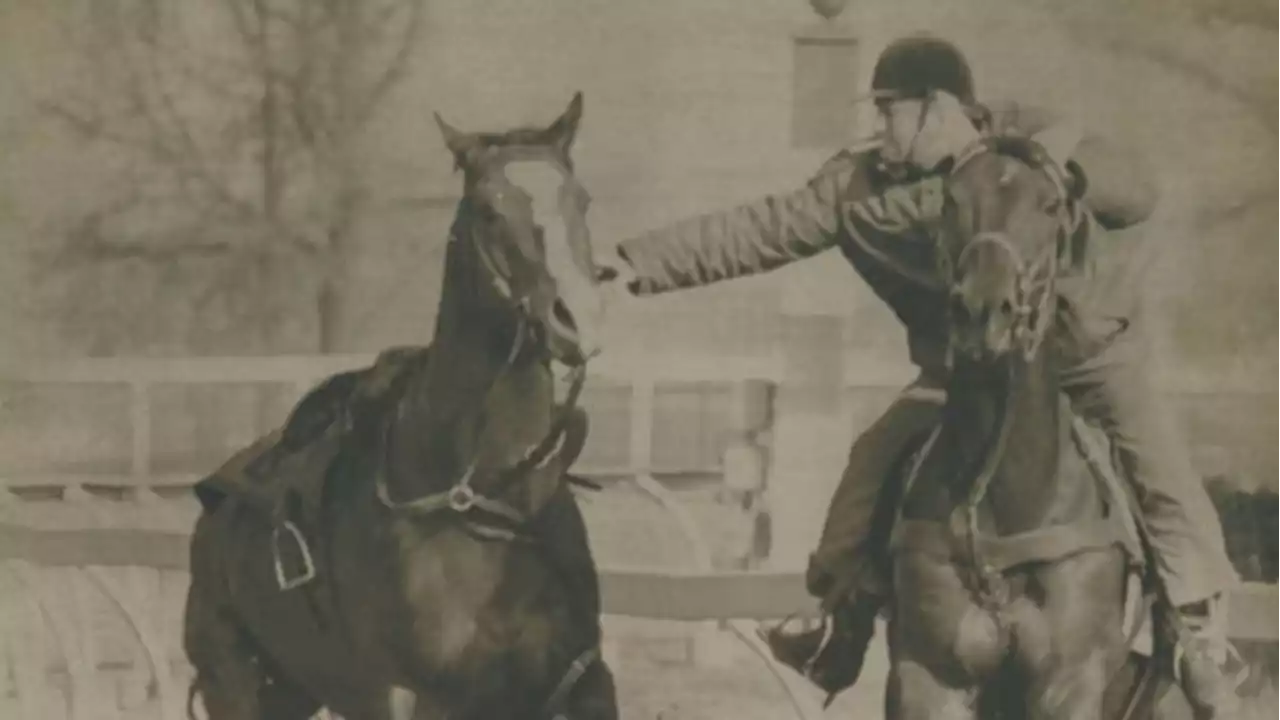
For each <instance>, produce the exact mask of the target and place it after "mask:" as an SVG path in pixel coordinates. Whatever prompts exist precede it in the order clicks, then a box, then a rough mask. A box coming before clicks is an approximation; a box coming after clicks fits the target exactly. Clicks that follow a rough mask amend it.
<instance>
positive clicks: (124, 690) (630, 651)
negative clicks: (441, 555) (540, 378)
mask: <svg viewBox="0 0 1280 720" xmlns="http://www.w3.org/2000/svg"><path fill="white" fill-rule="evenodd" d="M677 495H678V496H680V497H681V498H682V500H683V501H684V502H685V503H686V506H687V508H688V510H689V512H690V513H691V515H692V516H693V517H694V518H695V520H696V522H697V523H698V525H699V528H700V529H701V531H702V532H703V533H704V535H705V541H706V543H707V545H708V546H709V548H710V549H711V551H712V553H713V555H716V556H731V555H734V554H736V553H737V552H739V551H740V550H741V547H742V543H743V542H744V537H745V532H746V530H745V528H744V525H743V520H742V517H741V515H740V513H737V512H736V511H733V510H731V509H730V508H728V507H727V506H726V505H723V504H721V503H719V502H717V501H716V498H715V490H714V488H713V487H712V486H711V485H709V484H705V483H696V482H695V483H692V484H688V485H685V489H683V490H680V491H679V492H678V493H677ZM584 510H585V513H586V515H587V518H588V525H589V527H590V531H591V539H592V544H593V549H594V551H595V554H596V557H597V561H598V562H599V563H600V564H601V565H605V566H618V565H623V564H625V565H645V566H659V567H673V568H674V567H693V566H694V565H693V564H692V560H691V557H692V554H691V552H690V547H691V545H690V541H689V539H688V538H686V537H683V536H682V534H681V531H680V528H679V526H678V524H677V523H675V521H674V520H673V518H672V517H671V516H670V515H669V514H668V513H667V512H665V511H664V510H663V509H662V508H661V507H659V505H658V504H657V503H656V502H655V501H653V500H652V499H651V498H648V497H647V496H645V495H644V493H642V492H640V491H639V490H637V489H635V488H634V487H630V486H626V485H618V486H614V487H610V488H607V489H606V490H605V491H604V492H602V493H599V494H595V495H593V496H591V497H590V498H589V499H587V500H585V501H584ZM194 512H195V508H194V507H193V506H192V504H191V503H190V502H187V501H178V500H175V501H169V502H165V503H163V504H160V505H154V506H150V507H141V506H138V505H136V504H134V503H107V502H105V501H95V502H91V503H82V504H73V503H66V502H59V501H52V502H51V501H45V502H24V503H21V504H19V505H12V504H11V505H8V506H0V520H9V521H21V522H23V523H29V524H36V525H41V526H45V527H58V526H63V527H66V526H76V525H83V524H84V523H86V522H92V523H94V524H98V525H107V526H117V527H146V526H152V527H168V528H181V527H183V526H184V524H186V525H188V526H189V523H190V522H191V520H192V519H193V517H194ZM168 580H173V581H174V582H169V581H168ZM168 580H162V581H161V582H159V583H158V584H157V585H156V587H157V588H158V591H159V592H158V594H159V595H160V596H161V597H160V599H159V600H158V601H157V602H156V604H155V605H153V606H152V607H154V608H155V609H156V611H157V612H161V613H164V615H163V616H162V618H163V619H161V620H160V621H159V625H161V627H162V631H163V632H164V633H165V634H166V635H167V637H168V638H169V639H170V640H171V642H170V645H171V658H172V660H173V661H174V664H175V667H176V668H177V670H178V673H179V675H180V677H181V674H182V673H185V668H183V667H182V656H181V651H180V650H179V649H178V646H177V642H176V639H177V637H178V632H177V624H178V622H179V619H180V615H179V613H180V607H181V605H180V599H181V595H182V591H183V589H184V588H183V587H182V582H183V578H181V577H175V578H170V579H168ZM56 587H57V586H54V585H50V586H46V593H49V592H52V593H54V594H57V592H58V591H57V590H56ZM50 588H55V589H52V590H50ZM13 593H14V588H13V586H12V585H6V587H4V588H0V596H3V597H0V600H5V601H10V602H11V601H13V600H14V599H15V597H14V595H13ZM98 605H100V607H97V608H96V609H95V610H94V611H93V613H92V614H91V617H92V618H93V624H94V630H93V632H92V633H91V635H93V636H94V637H93V638H92V642H93V643H94V644H96V646H97V648H98V653H99V655H100V656H101V657H104V658H107V659H108V662H106V663H105V665H103V666H101V667H103V669H102V670H101V672H104V673H107V674H109V675H110V676H111V679H110V682H109V683H107V688H108V691H109V692H110V694H113V695H116V697H115V698H114V702H109V703H108V704H110V705H114V706H115V707H117V708H119V710H120V714H119V715H118V717H120V718H121V720H135V719H136V720H141V719H142V718H157V717H159V709H158V707H157V705H156V703H155V702H154V701H153V700H151V699H149V698H148V693H147V690H146V685H147V683H148V682H149V680H150V673H149V671H148V670H146V669H145V668H144V667H142V666H141V665H139V664H138V663H137V660H136V659H137V658H139V657H141V655H140V654H139V653H138V649H137V645H136V642H135V641H134V640H133V639H132V638H131V637H130V633H129V631H128V629H127V626H126V625H125V621H124V619H123V617H122V616H121V615H120V613H119V611H117V610H114V609H113V608H111V607H109V606H108V604H107V603H106V601H105V600H100V601H99V602H98ZM9 607H13V606H9ZM73 627H74V626H73ZM13 630H14V628H12V627H10V628H8V629H7V630H5V631H3V632H0V641H3V640H4V639H5V633H6V632H10V633H11V632H12V631H13ZM605 631H606V634H607V635H608V636H609V637H611V638H613V639H614V640H616V643H615V652H614V654H613V656H612V657H611V658H610V660H611V664H612V666H613V669H614V672H615V676H616V679H617V683H618V691H619V699H620V703H621V707H622V709H623V713H622V717H623V718H625V719H626V720H658V719H661V720H713V719H714V720H722V719H723V720H738V719H740V720H765V719H766V718H767V719H769V720H775V719H779V718H791V717H800V716H799V715H797V714H796V712H795V710H794V708H793V704H792V702H791V701H790V700H789V698H788V695H787V693H786V692H785V690H784V688H783V686H782V685H781V684H780V683H779V681H778V679H777V677H776V676H775V675H774V674H773V673H772V672H771V671H770V669H769V668H768V667H767V666H766V665H765V663H764V662H762V661H761V659H760V658H758V657H757V656H756V655H754V654H753V653H751V652H750V651H749V649H748V648H747V647H746V646H745V645H743V644H741V643H738V642H736V641H734V640H732V639H730V637H729V634H728V633H722V634H721V636H722V637H723V638H724V640H723V642H717V643H715V645H714V647H715V648H717V650H718V651H717V653H716V655H715V657H716V660H715V661H714V662H710V663H703V664H695V663H692V662H691V661H690V657H689V639H690V638H691V637H692V636H693V635H694V634H695V633H696V632H697V631H698V627H697V626H695V625H692V624H687V623H672V622H663V621H653V620H641V619H633V618H619V617H608V618H606V621H605ZM43 632H44V634H45V635H46V636H50V637H49V639H48V640H47V644H46V650H47V651H48V652H49V653H50V654H49V655H48V657H49V658H50V663H49V664H50V665H51V668H50V670H51V671H52V672H51V674H49V675H48V676H47V679H46V685H47V687H46V691H47V692H48V693H50V694H51V695H52V696H53V697H55V698H56V699H57V701H56V702H55V703H54V706H53V708H52V709H50V710H48V711H46V712H45V713H44V714H45V715H46V717H41V718H39V719H38V720H60V719H61V718H62V717H66V715H65V707H64V706H63V701H62V700H61V698H63V697H65V694H66V692H67V685H68V683H67V676H66V674H65V662H64V661H63V660H62V659H61V658H60V657H59V655H58V651H57V646H56V644H55V643H54V641H53V639H52V637H51V635H52V634H53V632H52V630H51V628H50V627H48V620H47V618H46V627H45V628H44V629H43ZM0 648H4V650H7V651H8V652H7V653H6V654H5V655H3V656H0V661H3V665H0V717H3V718H19V719H21V718H23V717H24V715H23V711H22V708H21V705H20V703H19V698H18V696H17V693H16V690H17V683H16V680H17V678H16V674H15V673H16V670H17V668H18V664H17V663H18V661H19V659H20V655H16V654H15V652H14V650H15V648H14V647H13V646H12V645H9V644H8V643H3V644H2V645H0ZM1275 648H1276V646H1275V645H1274V644H1271V645H1270V646H1269V648H1268V647H1266V646H1263V647H1262V648H1261V649H1260V652H1261V654H1260V656H1259V657H1258V659H1257V662H1259V663H1260V664H1261V665H1265V664H1266V662H1267V660H1266V655H1267V653H1268V652H1269V653H1270V656H1271V659H1270V663H1271V668H1274V666H1275V659H1274V658H1275V651H1276V650H1275ZM1264 672H1266V671H1264ZM886 673H887V655H886V652H885V650H884V647H883V645H877V646H876V647H873V648H872V650H871V651H870V653H869V656H868V662H867V667H866V669H865V670H864V673H863V678H862V680H861V682H860V683H859V685H858V687H857V688H855V689H854V690H851V691H849V692H847V693H845V694H844V695H842V696H841V697H839V698H838V699H837V701H836V702H835V703H834V704H833V705H832V707H831V708H830V709H829V710H828V711H827V712H826V713H825V714H824V715H823V716H822V717H824V718H865V719H867V720H875V718H879V717H882V712H883V711H882V702H883V688H884V680H885V676H886ZM1271 673H1274V670H1271V671H1270V673H1269V674H1271ZM794 687H798V688H799V692H801V693H805V694H807V696H808V699H809V700H810V701H817V702H819V703H820V702H821V697H820V694H819V693H818V691H817V690H816V689H812V688H807V687H805V686H803V684H802V683H796V684H794ZM1254 689H1255V690H1256V691H1258V692H1260V693H1261V694H1262V696H1263V697H1262V698H1261V699H1260V702H1259V709H1258V710H1257V714H1256V717H1259V718H1261V717H1267V718H1271V717H1274V716H1275V708H1276V701H1275V690H1274V681H1273V680H1272V681H1265V680H1264V681H1263V682H1261V683H1255V688H1254ZM49 712H53V713H55V714H54V715H52V716H49V715H48V713H49ZM1253 716H1255V715H1254V713H1253V711H1252V710H1251V712H1250V715H1248V716H1246V717H1253ZM105 717H112V716H111V715H106V716H105ZM32 720H36V719H35V718H32Z"/></svg>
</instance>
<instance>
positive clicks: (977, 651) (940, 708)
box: [885, 553, 999, 720]
mask: <svg viewBox="0 0 1280 720" xmlns="http://www.w3.org/2000/svg"><path fill="white" fill-rule="evenodd" d="M894 595H895V598H896V600H895V608H894V613H893V617H892V619H891V620H890V621H889V631H888V633H887V635H888V641H889V660H890V667H889V685H888V688H887V689H886V692H885V718H886V719H887V720H927V719H928V720H932V719H933V718H939V719H941V720H973V718H976V717H977V716H978V710H977V704H976V702H975V700H976V696H977V690H976V686H977V683H978V682H979V678H980V677H981V676H982V675H983V674H984V673H985V669H986V666H987V665H993V664H995V663H994V662H993V661H992V660H990V658H991V657H993V656H994V655H996V654H998V650H999V648H998V647H997V645H998V638H997V637H996V636H995V635H993V636H992V638H991V640H990V641H989V642H987V641H984V640H983V639H982V638H980V637H978V638H971V637H970V636H971V635H973V633H964V632H960V631H959V630H958V628H960V627H961V626H963V625H964V624H965V623H964V619H965V618H966V617H969V616H970V615H971V613H972V611H973V610H974V607H973V603H972V602H971V601H970V599H969V594H968V592H967V591H966V590H965V588H964V584H963V582H962V581H961V579H960V576H959V574H958V572H957V571H956V569H955V568H954V567H952V566H951V565H949V564H948V563H946V562H944V561H940V560H938V559H935V558H932V557H928V556H925V555H921V554H916V553H903V554H901V555H899V556H898V557H897V558H895V559H894Z"/></svg>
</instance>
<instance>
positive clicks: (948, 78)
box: [871, 34, 976, 105]
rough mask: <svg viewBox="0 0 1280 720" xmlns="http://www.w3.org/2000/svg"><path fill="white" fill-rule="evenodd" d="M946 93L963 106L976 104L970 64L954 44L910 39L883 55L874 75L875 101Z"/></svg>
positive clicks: (929, 37) (916, 37)
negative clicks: (941, 91)
mask: <svg viewBox="0 0 1280 720" xmlns="http://www.w3.org/2000/svg"><path fill="white" fill-rule="evenodd" d="M938 90H943V91H946V92H948V93H951V94H952V95H954V96H956V98H957V99H958V100H960V102H961V103H963V104H964V105H973V104H975V102H976V101H975V98H974V93H973V73H972V72H971V71H970V69H969V62H968V61H967V60H965V58H964V55H963V54H962V53H961V52H960V49H959V48H957V47H956V46H955V45H953V44H952V43H950V42H948V41H946V40H943V39H941V38H938V37H934V36H932V35H923V34H921V35H910V36H907V37H904V38H900V39H898V40H895V41H893V42H892V43H890V44H889V46H888V47H887V48H885V50H884V52H882V53H880V57H879V59H877V60H876V66H875V69H874V70H873V71H872V74H871V93H872V96H873V97H875V98H876V99H886V100H888V99H897V98H924V97H926V96H928V95H929V93H931V92H935V91H938Z"/></svg>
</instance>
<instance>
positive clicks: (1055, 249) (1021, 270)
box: [938, 138, 1072, 362]
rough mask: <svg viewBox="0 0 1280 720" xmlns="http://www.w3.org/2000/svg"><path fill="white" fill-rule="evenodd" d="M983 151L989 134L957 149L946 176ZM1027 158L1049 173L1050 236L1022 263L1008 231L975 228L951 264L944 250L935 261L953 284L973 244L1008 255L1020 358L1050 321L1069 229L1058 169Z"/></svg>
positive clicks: (1039, 156) (990, 147) (1036, 344)
mask: <svg viewBox="0 0 1280 720" xmlns="http://www.w3.org/2000/svg"><path fill="white" fill-rule="evenodd" d="M1027 142H1030V141H1027ZM986 152H997V149H996V148H995V142H994V141H993V140H991V139H989V138H988V139H984V140H980V141H978V142H976V143H974V144H973V145H971V146H970V147H969V149H968V150H966V151H965V152H963V153H961V154H960V156H959V157H958V158H957V159H956V162H955V164H954V165H953V166H952V168H951V171H950V175H951V176H953V177H954V175H955V173H956V172H957V171H958V170H959V169H960V168H961V167H963V166H964V165H965V164H966V163H967V162H969V161H970V160H972V159H973V158H974V157H977V156H978V155H981V154H983V153H986ZM1029 160H1030V161H1031V164H1032V165H1033V167H1034V168H1035V169H1037V170H1040V171H1042V172H1044V173H1045V174H1046V175H1047V176H1048V177H1049V179H1050V180H1051V181H1052V182H1053V184H1054V187H1055V189H1056V190H1057V193H1058V199H1059V202H1058V209H1057V211H1056V212H1057V214H1058V216H1059V223H1058V237H1057V239H1056V241H1055V242H1053V243H1050V244H1048V245H1046V246H1045V247H1044V248H1042V249H1041V250H1040V252H1039V253H1038V254H1037V255H1036V256H1035V257H1034V258H1032V260H1031V262H1027V261H1026V260H1025V259H1024V258H1023V257H1022V254H1021V253H1020V252H1018V249H1017V248H1016V247H1014V246H1013V244H1012V243H1011V242H1010V241H1009V239H1008V235H1007V234H1006V233H1004V232H979V233H977V234H976V235H974V237H973V238H972V239H971V240H970V241H969V242H968V243H967V244H966V245H965V247H964V249H962V250H961V251H960V256H959V257H958V258H956V262H955V265H954V266H953V265H952V264H951V260H950V256H949V255H948V254H947V253H946V252H939V253H938V263H939V266H940V270H941V273H942V277H944V278H946V279H947V281H948V282H949V283H950V285H951V287H955V284H956V281H957V280H958V278H956V276H955V271H956V268H958V267H963V266H964V264H965V260H966V259H967V258H968V257H969V255H970V254H971V253H972V252H974V249H975V248H977V247H979V246H981V245H994V246H995V247H998V248H1000V250H1001V252H1002V253H1003V254H1004V255H1005V256H1007V257H1008V259H1009V261H1010V262H1011V263H1012V265H1013V268H1014V273H1015V281H1014V282H1015V285H1014V299H1013V312H1014V325H1013V336H1014V342H1015V343H1016V344H1017V345H1018V346H1019V347H1020V348H1021V350H1022V357H1023V359H1024V360H1026V361H1028V362H1029V361H1031V360H1032V359H1034V358H1035V356H1036V353H1038V352H1039V350H1040V345H1041V343H1042V342H1043V340H1044V336H1045V333H1046V331H1047V329H1048V327H1049V325H1050V324H1051V323H1052V322H1053V312H1052V311H1053V308H1052V307H1051V305H1052V304H1053V302H1054V298H1055V297H1056V292H1055V291H1056V282H1057V278H1058V267H1059V262H1060V261H1059V258H1060V256H1061V254H1062V251H1063V248H1064V247H1065V245H1066V240H1067V237H1068V235H1069V234H1070V233H1071V232H1072V224H1071V216H1070V209H1069V203H1068V192H1067V188H1066V183H1065V181H1064V180H1063V174H1062V170H1061V169H1059V168H1058V167H1057V165H1056V164H1054V163H1053V161H1052V160H1050V159H1049V158H1048V156H1047V155H1045V154H1044V153H1043V152H1039V153H1036V154H1035V155H1034V157H1033V158H1029ZM953 352H954V348H953V347H951V345H950V341H949V342H948V348H947V356H948V358H950V357H952V354H953Z"/></svg>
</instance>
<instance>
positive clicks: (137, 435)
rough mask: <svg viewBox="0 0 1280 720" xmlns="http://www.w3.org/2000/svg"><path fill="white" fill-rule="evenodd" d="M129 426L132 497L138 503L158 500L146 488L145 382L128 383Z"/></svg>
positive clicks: (147, 413)
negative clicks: (130, 436) (131, 429)
mask: <svg viewBox="0 0 1280 720" xmlns="http://www.w3.org/2000/svg"><path fill="white" fill-rule="evenodd" d="M129 424H130V426H131V427H132V428H133V445H132V447H131V449H130V455H129V457H130V467H129V472H130V474H131V475H132V476H133V497H134V499H135V500H137V501H139V502H151V501H154V500H158V499H159V495H157V494H156V492H155V490H154V489H152V488H151V487H150V486H148V485H147V484H146V483H147V479H148V478H150V477H151V386H150V384H149V383H148V382H147V381H146V380H141V379H137V380H133V381H131V382H130V383H129Z"/></svg>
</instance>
